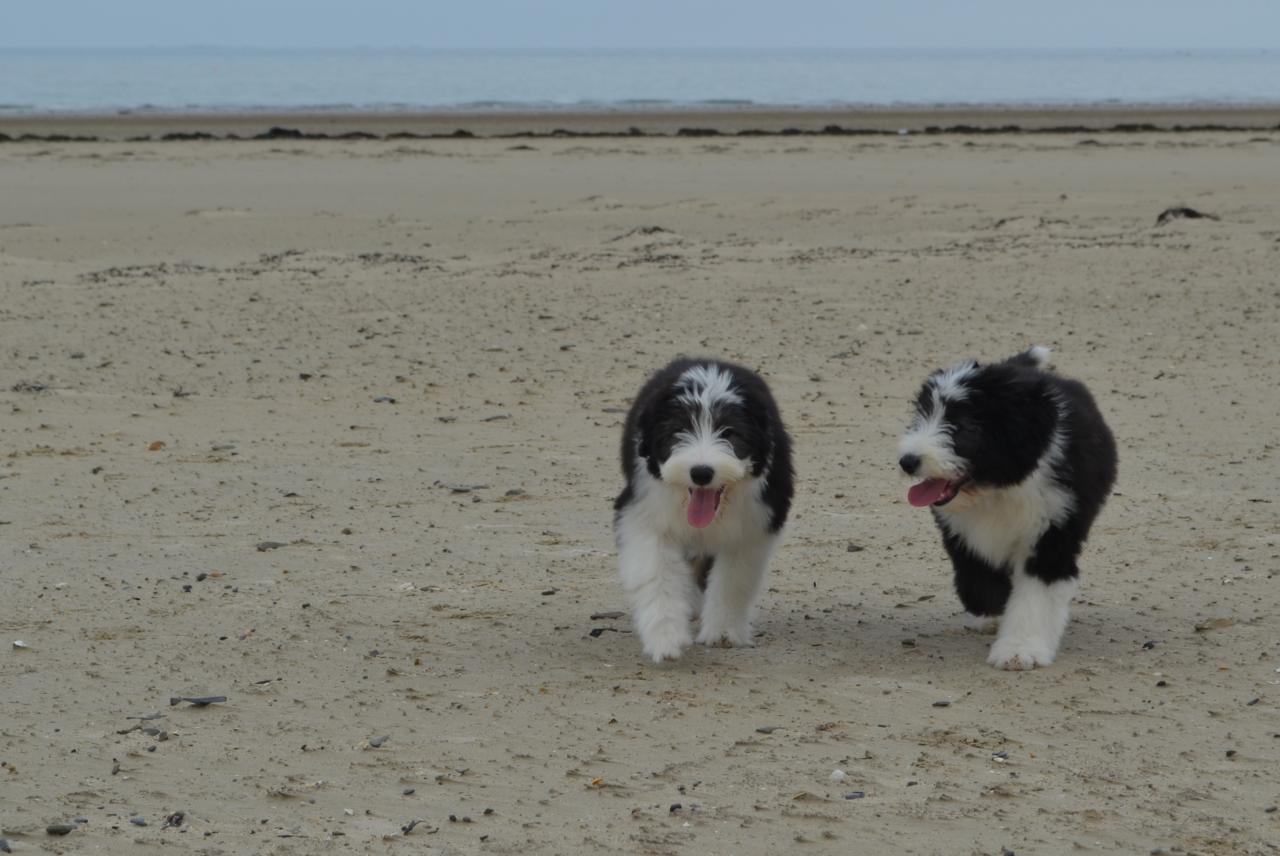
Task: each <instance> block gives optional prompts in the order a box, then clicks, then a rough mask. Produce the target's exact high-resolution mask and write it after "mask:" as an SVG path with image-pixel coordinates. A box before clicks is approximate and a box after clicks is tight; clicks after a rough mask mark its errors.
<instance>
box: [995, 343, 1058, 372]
mask: <svg viewBox="0 0 1280 856" xmlns="http://www.w3.org/2000/svg"><path fill="white" fill-rule="evenodd" d="M1049 353H1050V352H1049V349H1048V348H1046V347H1045V346H1044V345H1032V346H1031V347H1030V348H1027V349H1026V350H1025V351H1023V352H1022V353H1021V354H1018V355H1017V356H1016V357H1010V358H1009V359H1008V360H1006V362H1008V363H1011V364H1012V365H1015V366H1026V367H1027V368H1032V369H1042V368H1044V367H1045V366H1046V365H1048V363H1049Z"/></svg>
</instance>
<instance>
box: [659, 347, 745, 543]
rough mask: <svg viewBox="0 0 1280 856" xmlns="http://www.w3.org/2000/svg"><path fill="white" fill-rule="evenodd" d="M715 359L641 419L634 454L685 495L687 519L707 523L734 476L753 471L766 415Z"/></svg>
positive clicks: (695, 369)
mask: <svg viewBox="0 0 1280 856" xmlns="http://www.w3.org/2000/svg"><path fill="white" fill-rule="evenodd" d="M753 403H754V402H752V400H751V394H750V392H748V391H747V390H744V389H743V388H741V387H740V386H739V385H737V384H736V383H735V382H734V379H733V376H732V375H731V374H730V373H729V372H727V371H725V370H723V369H721V368H719V367H717V366H714V365H697V366H694V367H692V368H690V369H689V370H688V371H686V372H685V373H684V374H682V375H681V376H680V377H679V379H678V380H677V381H676V383H675V384H674V385H673V386H672V387H671V388H670V389H669V390H668V391H667V392H666V393H665V394H664V395H662V396H660V397H659V398H658V399H656V400H655V401H654V403H653V405H652V406H651V407H649V408H648V409H647V411H646V412H645V413H644V414H643V415H642V417H641V420H640V425H639V429H640V447H639V452H640V456H641V457H642V458H643V459H644V460H645V465H646V467H647V468H648V470H649V472H650V474H652V475H653V476H654V477H655V478H657V479H659V480H660V481H661V482H662V483H664V484H666V485H668V486H670V487H671V488H673V489H676V490H679V491H681V492H682V493H684V494H686V495H687V499H688V507H687V516H688V520H689V524H690V525H691V526H694V527H695V528H698V529H701V528H704V527H706V526H709V525H711V523H712V522H714V521H715V519H716V516H717V515H718V514H719V512H720V508H721V505H722V504H723V502H725V501H726V497H727V496H729V495H730V494H731V493H732V490H733V487H734V485H735V484H737V483H738V482H740V481H742V480H743V479H745V478H748V477H754V476H758V475H760V472H761V470H762V468H763V467H764V464H765V461H766V460H767V459H768V456H769V436H768V426H767V424H766V422H765V420H766V419H767V416H766V415H765V410H764V408H762V407H755V406H753Z"/></svg>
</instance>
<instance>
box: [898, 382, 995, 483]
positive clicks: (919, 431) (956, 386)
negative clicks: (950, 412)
mask: <svg viewBox="0 0 1280 856" xmlns="http://www.w3.org/2000/svg"><path fill="white" fill-rule="evenodd" d="M977 369H978V364H977V363H975V362H973V361H972V360H968V361H965V362H961V363H956V364H955V365H954V366H952V367H951V368H949V369H945V370H943V371H940V372H936V373H935V374H933V375H932V376H931V377H930V378H929V380H928V381H926V382H925V386H926V389H927V390H928V392H929V406H928V408H927V411H928V412H919V411H918V412H917V413H916V418H915V421H914V422H912V424H911V427H910V428H909V429H908V430H907V433H906V434H904V435H903V437H902V439H901V440H900V441H899V442H898V455H899V456H902V455H915V456H916V457H918V458H919V459H920V470H919V471H918V472H917V473H916V474H915V475H916V476H917V477H922V478H943V479H947V480H953V479H956V478H959V477H960V476H962V475H963V474H964V461H962V460H961V459H960V458H959V456H957V455H956V452H955V447H954V444H953V443H952V438H951V431H952V429H951V425H950V424H949V423H948V422H947V402H949V401H964V400H965V399H966V398H968V397H969V388H968V386H966V385H965V382H966V381H967V380H968V379H969V377H970V376H971V375H972V374H973V373H974V372H975V371H977Z"/></svg>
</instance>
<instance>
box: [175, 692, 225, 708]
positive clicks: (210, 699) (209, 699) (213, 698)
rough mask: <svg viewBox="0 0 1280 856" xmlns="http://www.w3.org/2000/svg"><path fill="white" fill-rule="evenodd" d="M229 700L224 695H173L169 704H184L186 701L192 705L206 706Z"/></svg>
mask: <svg viewBox="0 0 1280 856" xmlns="http://www.w3.org/2000/svg"><path fill="white" fill-rule="evenodd" d="M226 700H227V697H226V696H224V695H208V696H173V697H172V698H170V699H169V706H170V707H173V706H174V705H175V704H182V703H183V702H184V701H185V702H187V703H188V704H190V705H191V706H192V707H205V706H206V705H210V704H222V703H223V702H224V701H226Z"/></svg>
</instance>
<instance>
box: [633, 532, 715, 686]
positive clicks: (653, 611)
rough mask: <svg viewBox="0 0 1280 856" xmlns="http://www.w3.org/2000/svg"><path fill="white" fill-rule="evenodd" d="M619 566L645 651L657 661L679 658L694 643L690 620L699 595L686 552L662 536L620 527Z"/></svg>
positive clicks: (634, 623) (634, 624) (634, 621)
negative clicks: (683, 553) (630, 530)
mask: <svg viewBox="0 0 1280 856" xmlns="http://www.w3.org/2000/svg"><path fill="white" fill-rule="evenodd" d="M618 565H619V570H620V571H621V576H622V587H623V588H624V589H625V590H626V592H627V594H628V595H629V596H630V598H631V623H632V626H634V627H635V630H636V632H637V633H639V634H640V642H641V644H642V645H643V646H644V653H645V654H646V655H647V656H648V657H650V658H651V659H652V660H653V661H654V662H655V663H661V662H662V661H663V660H675V659H677V658H678V657H679V656H680V652H681V651H682V650H684V649H685V648H686V647H688V646H689V645H690V644H691V643H692V642H693V634H692V631H691V629H690V622H691V620H692V618H693V607H694V602H695V600H696V594H697V588H696V584H695V582H694V578H693V574H692V573H691V572H690V570H689V565H688V564H687V563H686V562H685V559H684V557H683V556H682V555H680V553H679V551H677V550H676V549H675V548H673V547H672V546H671V545H669V544H667V543H666V542H665V541H663V540H662V539H661V538H658V537H656V536H653V535H649V534H648V533H636V532H627V531H626V528H625V527H623V528H621V529H620V531H619V538H618Z"/></svg>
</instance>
